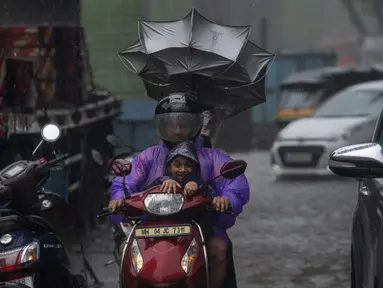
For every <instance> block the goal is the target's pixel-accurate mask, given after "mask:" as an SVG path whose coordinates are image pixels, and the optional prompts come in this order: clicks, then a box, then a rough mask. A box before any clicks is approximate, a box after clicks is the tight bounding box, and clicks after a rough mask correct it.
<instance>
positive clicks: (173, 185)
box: [161, 180, 181, 193]
mask: <svg viewBox="0 0 383 288" xmlns="http://www.w3.org/2000/svg"><path fill="white" fill-rule="evenodd" d="M177 188H181V185H180V184H179V183H178V182H177V181H176V180H165V181H164V182H162V185H161V192H168V193H176V192H177Z"/></svg>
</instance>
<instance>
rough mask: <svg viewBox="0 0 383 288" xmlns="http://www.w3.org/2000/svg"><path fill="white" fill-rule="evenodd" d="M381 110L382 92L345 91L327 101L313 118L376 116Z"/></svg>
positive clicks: (382, 105) (382, 102)
mask: <svg viewBox="0 0 383 288" xmlns="http://www.w3.org/2000/svg"><path fill="white" fill-rule="evenodd" d="M382 108H383V87H382V90H352V89H346V90H343V91H341V92H338V93H337V94H335V95H334V96H333V97H332V98H330V99H329V100H327V101H326V102H325V103H324V104H323V105H322V106H321V107H320V108H319V109H318V110H317V111H316V112H315V113H314V115H313V117H357V116H372V115H378V114H379V113H380V111H381V110H382Z"/></svg>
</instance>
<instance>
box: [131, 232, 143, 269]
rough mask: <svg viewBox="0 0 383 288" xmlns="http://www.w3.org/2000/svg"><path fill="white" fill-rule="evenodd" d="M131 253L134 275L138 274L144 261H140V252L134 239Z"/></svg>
mask: <svg viewBox="0 0 383 288" xmlns="http://www.w3.org/2000/svg"><path fill="white" fill-rule="evenodd" d="M131 251H132V252H131V254H132V262H133V267H134V270H135V271H136V273H139V272H140V271H141V269H142V266H143V265H144V260H143V259H142V256H141V252H140V249H139V248H138V243H137V240H136V239H134V240H133V244H132V248H131Z"/></svg>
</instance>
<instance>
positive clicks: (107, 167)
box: [91, 135, 133, 266]
mask: <svg viewBox="0 0 383 288" xmlns="http://www.w3.org/2000/svg"><path fill="white" fill-rule="evenodd" d="M106 140H107V142H108V143H109V144H111V145H112V146H113V147H114V148H122V147H124V145H123V144H122V142H121V141H120V140H119V139H118V138H117V137H116V136H114V135H108V136H106ZM91 153H92V158H93V161H94V162H95V163H96V164H97V165H98V166H99V167H100V168H101V169H102V170H103V171H104V173H105V176H104V180H105V181H104V183H105V184H106V185H105V191H106V194H105V196H106V197H107V200H106V203H107V201H109V198H110V197H109V187H110V185H111V183H112V181H113V179H114V178H115V177H116V176H124V175H128V174H129V173H130V169H131V166H127V163H129V165H130V161H127V160H125V159H130V157H131V156H132V155H133V152H124V153H120V154H118V155H116V156H114V157H113V158H111V159H107V161H105V158H104V157H103V156H102V155H101V154H100V152H99V151H97V150H95V149H93V150H92V151H91ZM118 159H124V161H119V160H118ZM122 162H123V163H122ZM131 229H132V225H131V223H130V222H129V221H127V220H126V221H123V222H121V223H120V224H119V225H113V226H112V233H113V238H114V242H115V247H114V249H113V257H114V259H113V260H109V261H107V262H105V266H108V265H111V264H114V263H116V264H117V265H120V253H119V247H120V245H121V243H122V242H123V241H125V239H126V238H127V237H128V236H129V234H130V231H131Z"/></svg>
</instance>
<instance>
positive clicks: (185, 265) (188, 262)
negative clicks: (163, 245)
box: [181, 238, 198, 274]
mask: <svg viewBox="0 0 383 288" xmlns="http://www.w3.org/2000/svg"><path fill="white" fill-rule="evenodd" d="M197 253H198V249H197V242H196V241H195V238H193V240H192V242H191V243H190V245H189V248H188V250H186V253H185V255H184V257H182V260H181V267H182V269H183V270H184V271H185V273H186V274H187V273H189V271H190V269H191V267H192V265H193V263H194V262H195V259H196V258H197Z"/></svg>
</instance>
